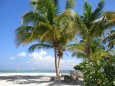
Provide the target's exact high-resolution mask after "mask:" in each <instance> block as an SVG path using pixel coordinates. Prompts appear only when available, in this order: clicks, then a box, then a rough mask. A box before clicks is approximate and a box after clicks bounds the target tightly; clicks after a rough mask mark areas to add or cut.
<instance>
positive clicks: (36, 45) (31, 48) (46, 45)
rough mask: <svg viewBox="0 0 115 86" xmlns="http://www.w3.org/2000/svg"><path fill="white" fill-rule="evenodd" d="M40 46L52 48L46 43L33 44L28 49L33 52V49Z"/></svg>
mask: <svg viewBox="0 0 115 86" xmlns="http://www.w3.org/2000/svg"><path fill="white" fill-rule="evenodd" d="M41 47H42V48H46V49H49V48H52V46H51V45H48V44H34V45H32V46H30V47H29V49H28V51H29V52H33V51H34V50H35V49H41Z"/></svg>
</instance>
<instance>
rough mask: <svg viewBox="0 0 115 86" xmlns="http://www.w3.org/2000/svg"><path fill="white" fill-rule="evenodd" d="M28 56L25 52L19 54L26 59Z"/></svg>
mask: <svg viewBox="0 0 115 86" xmlns="http://www.w3.org/2000/svg"><path fill="white" fill-rule="evenodd" d="M25 56H26V53H25V52H21V53H19V54H18V57H25Z"/></svg>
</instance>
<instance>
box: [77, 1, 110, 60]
mask: <svg viewBox="0 0 115 86" xmlns="http://www.w3.org/2000/svg"><path fill="white" fill-rule="evenodd" d="M103 7H104V1H103V0H100V2H99V4H98V7H97V8H96V9H95V10H94V11H92V6H91V5H90V4H89V3H88V2H87V1H86V2H85V3H84V13H83V15H82V16H81V17H79V18H78V17H77V19H76V24H77V27H76V29H78V30H79V36H80V38H81V39H82V40H81V42H80V43H81V44H77V45H78V47H75V48H76V49H77V52H78V53H79V56H80V57H83V56H84V57H87V58H89V59H91V58H92V53H93V45H94V43H93V42H94V40H95V39H96V38H97V37H101V36H102V34H103V32H104V31H105V30H106V29H107V28H108V27H110V26H111V25H110V24H108V23H107V24H106V18H105V17H103V16H102V12H103V11H102V9H103ZM80 45H81V46H80ZM82 46H83V47H82ZM78 48H79V49H78ZM82 51H83V52H82Z"/></svg>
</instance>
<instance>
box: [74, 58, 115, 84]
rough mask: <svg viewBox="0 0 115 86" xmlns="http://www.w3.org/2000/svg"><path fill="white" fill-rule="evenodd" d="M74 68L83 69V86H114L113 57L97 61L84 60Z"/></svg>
mask: <svg viewBox="0 0 115 86" xmlns="http://www.w3.org/2000/svg"><path fill="white" fill-rule="evenodd" d="M76 67H78V68H80V69H81V68H82V69H83V70H82V71H83V74H84V84H85V86H115V57H112V58H108V57H106V58H105V57H103V58H101V60H97V61H91V60H88V59H86V60H85V61H83V62H82V63H81V64H80V65H79V66H76Z"/></svg>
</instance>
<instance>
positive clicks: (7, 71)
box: [0, 70, 78, 74]
mask: <svg viewBox="0 0 115 86" xmlns="http://www.w3.org/2000/svg"><path fill="white" fill-rule="evenodd" d="M73 71H75V70H61V72H60V73H61V74H70V72H73ZM77 72H78V71H77ZM0 73H55V70H0Z"/></svg>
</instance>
